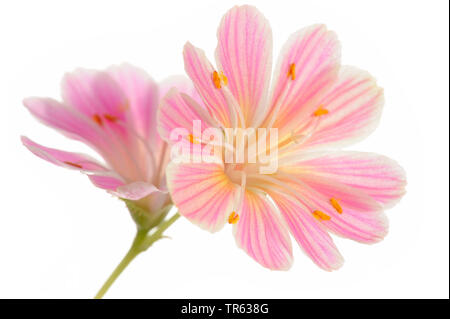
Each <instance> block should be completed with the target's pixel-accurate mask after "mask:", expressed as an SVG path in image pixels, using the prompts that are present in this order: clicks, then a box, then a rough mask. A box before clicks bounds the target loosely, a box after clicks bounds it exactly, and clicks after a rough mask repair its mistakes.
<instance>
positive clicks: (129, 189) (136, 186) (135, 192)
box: [110, 181, 167, 200]
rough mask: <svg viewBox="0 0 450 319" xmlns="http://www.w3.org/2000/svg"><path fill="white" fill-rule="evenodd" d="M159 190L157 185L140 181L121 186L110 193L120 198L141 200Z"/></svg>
mask: <svg viewBox="0 0 450 319" xmlns="http://www.w3.org/2000/svg"><path fill="white" fill-rule="evenodd" d="M158 192H161V191H160V190H159V189H158V188H157V187H156V186H155V185H153V184H150V183H147V182H143V181H139V182H132V183H129V184H125V185H122V186H119V187H117V189H116V190H115V191H111V192H110V193H111V194H113V195H116V196H117V197H120V198H125V199H130V200H139V199H142V198H144V197H147V196H148V195H150V194H153V193H158ZM166 193H167V192H166Z"/></svg>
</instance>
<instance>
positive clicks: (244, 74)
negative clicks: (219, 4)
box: [216, 5, 272, 127]
mask: <svg viewBox="0 0 450 319" xmlns="http://www.w3.org/2000/svg"><path fill="white" fill-rule="evenodd" d="M217 38H218V40H219V43H218V46H217V49H216V61H217V67H218V69H219V70H221V71H223V72H224V74H225V76H226V77H227V78H228V83H229V88H230V91H231V92H232V93H233V95H234V97H235V98H236V100H237V102H238V103H239V105H240V107H241V108H242V110H243V112H244V116H245V118H246V123H247V127H248V126H251V123H252V122H253V120H254V119H255V116H256V115H258V113H261V112H263V111H264V109H261V108H264V106H265V104H266V103H267V101H266V96H267V91H268V86H269V82H270V74H271V71H272V30H271V28H270V25H269V22H268V21H267V20H266V18H265V17H264V16H263V15H262V14H261V12H260V11H259V10H258V9H256V8H255V7H253V6H248V5H244V6H240V7H238V6H235V7H234V8H232V9H231V10H229V11H228V12H227V13H226V14H225V16H224V17H223V18H222V21H221V24H220V26H219V29H218V32H217Z"/></svg>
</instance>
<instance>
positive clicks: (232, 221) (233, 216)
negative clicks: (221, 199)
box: [228, 212, 239, 224]
mask: <svg viewBox="0 0 450 319" xmlns="http://www.w3.org/2000/svg"><path fill="white" fill-rule="evenodd" d="M238 221H239V215H238V214H236V212H232V213H231V214H230V216H228V224H236V223H237V222H238Z"/></svg>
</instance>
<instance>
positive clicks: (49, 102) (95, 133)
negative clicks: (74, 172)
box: [23, 97, 109, 151]
mask: <svg viewBox="0 0 450 319" xmlns="http://www.w3.org/2000/svg"><path fill="white" fill-rule="evenodd" d="M23 104H24V105H25V106H26V107H27V108H28V110H29V111H30V112H31V114H33V115H34V116H36V117H37V118H38V119H39V120H40V121H42V122H43V123H44V124H45V125H48V126H51V127H53V128H55V129H58V130H60V131H61V132H62V133H63V134H64V135H66V136H67V137H69V138H72V139H75V140H79V141H82V142H84V143H86V144H88V145H90V146H91V147H93V148H95V149H97V150H100V151H105V150H107V149H108V146H109V144H108V139H107V138H106V136H105V134H104V133H103V132H102V131H101V130H100V129H99V128H98V126H97V125H96V124H95V123H93V122H91V121H90V120H89V119H87V118H86V116H84V115H83V114H81V113H79V112H78V111H77V110H74V109H72V108H69V107H66V106H65V105H63V104H61V103H59V102H57V101H55V100H53V99H49V98H37V97H32V98H27V99H25V100H24V101H23Z"/></svg>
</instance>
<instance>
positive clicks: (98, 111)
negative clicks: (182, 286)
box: [22, 64, 189, 257]
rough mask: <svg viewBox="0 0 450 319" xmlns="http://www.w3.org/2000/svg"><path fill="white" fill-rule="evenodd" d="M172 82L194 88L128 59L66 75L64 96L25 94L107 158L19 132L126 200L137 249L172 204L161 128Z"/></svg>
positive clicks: (37, 150)
mask: <svg viewBox="0 0 450 319" xmlns="http://www.w3.org/2000/svg"><path fill="white" fill-rule="evenodd" d="M174 85H177V86H178V87H179V89H180V90H182V91H184V90H188V91H189V82H188V80H187V79H185V78H184V77H173V78H169V79H167V80H166V81H164V82H163V83H161V84H160V85H158V84H157V83H155V82H154V81H153V80H152V79H151V78H150V77H149V76H148V75H147V74H146V73H145V72H144V71H143V70H140V69H138V68H136V67H133V66H131V65H128V64H124V65H121V66H114V67H111V68H109V69H108V70H107V71H94V70H85V69H79V70H76V71H75V72H73V73H69V74H67V75H66V76H65V77H64V79H63V82H62V94H63V101H62V102H58V101H56V100H54V99H50V98H38V97H32V98H27V99H25V100H24V104H25V106H26V107H27V108H28V110H29V111H30V112H31V113H32V114H33V115H34V116H36V117H37V118H38V119H39V120H40V121H42V122H43V123H44V124H46V125H48V126H51V127H53V128H55V129H57V130H58V131H60V132H61V133H62V134H64V135H66V136H67V137H69V138H72V139H75V140H78V141H81V142H84V143H85V144H87V145H89V146H90V147H91V148H93V149H94V150H95V151H96V152H97V153H98V154H99V155H100V156H101V157H102V159H103V161H104V162H100V161H98V160H96V159H94V158H92V157H90V156H88V155H85V154H79V153H71V152H67V151H61V150H57V149H53V148H48V147H45V146H42V145H40V144H37V143H35V142H34V141H32V140H30V139H29V138H27V137H22V142H23V143H24V145H25V146H26V147H27V148H28V149H29V150H30V151H31V152H33V153H34V154H35V155H37V156H39V157H40V158H42V159H45V160H47V161H49V162H51V163H53V164H56V165H58V166H62V167H65V168H69V169H73V170H78V171H81V172H83V173H86V174H87V176H88V177H89V179H90V180H91V182H92V183H93V184H94V185H95V186H97V187H100V188H102V189H105V190H107V191H108V192H110V193H111V194H114V195H115V196H117V197H119V198H121V199H123V200H124V201H125V202H126V205H127V207H128V209H129V210H130V213H131V216H132V217H133V219H134V221H135V222H136V224H137V227H138V236H137V238H136V240H135V244H134V245H133V247H134V246H140V245H141V246H140V247H138V248H137V249H138V250H145V249H146V248H147V247H148V246H146V247H144V246H145V245H147V244H148V243H147V244H142V243H140V242H137V241H143V240H146V235H147V233H148V232H149V231H150V230H151V229H152V228H153V227H155V226H158V225H159V224H160V223H161V222H162V221H163V219H164V217H165V216H166V214H167V213H168V212H169V210H170V207H171V201H170V197H169V195H168V193H167V190H166V182H165V173H164V172H165V167H166V164H167V162H168V159H169V152H168V148H167V144H166V143H165V142H164V141H163V140H162V139H161V138H160V137H159V135H158V133H157V131H156V111H157V107H158V103H159V97H160V96H161V95H163V94H165V92H166V91H167V90H168V89H169V88H170V87H172V86H174ZM142 245H144V246H142ZM133 247H132V250H133V249H134V250H136V247H134V248H133ZM135 253H136V252H135ZM133 257H134V256H133Z"/></svg>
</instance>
